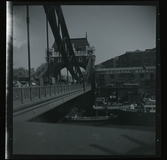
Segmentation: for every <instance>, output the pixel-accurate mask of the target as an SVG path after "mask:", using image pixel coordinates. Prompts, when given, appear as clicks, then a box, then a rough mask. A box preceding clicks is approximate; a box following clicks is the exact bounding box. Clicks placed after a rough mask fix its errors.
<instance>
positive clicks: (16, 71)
mask: <svg viewBox="0 0 167 160" xmlns="http://www.w3.org/2000/svg"><path fill="white" fill-rule="evenodd" d="M33 72H35V70H34V68H31V74H32V73H33ZM28 74H29V73H28V70H27V69H25V68H24V67H19V68H13V79H14V80H18V79H19V77H27V76H28Z"/></svg>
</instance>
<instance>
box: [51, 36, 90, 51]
mask: <svg viewBox="0 0 167 160" xmlns="http://www.w3.org/2000/svg"><path fill="white" fill-rule="evenodd" d="M70 40H71V44H74V48H75V50H76V51H85V50H86V46H90V45H89V42H88V40H87V38H72V39H70ZM52 47H53V48H54V51H55V52H56V51H58V47H57V44H56V43H55V42H54V44H53V46H52Z"/></svg>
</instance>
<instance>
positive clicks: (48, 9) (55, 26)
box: [43, 5, 83, 80]
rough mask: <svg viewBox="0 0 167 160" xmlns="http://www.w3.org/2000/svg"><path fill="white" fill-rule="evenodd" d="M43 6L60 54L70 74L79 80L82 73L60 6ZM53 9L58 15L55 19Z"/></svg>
mask: <svg viewBox="0 0 167 160" xmlns="http://www.w3.org/2000/svg"><path fill="white" fill-rule="evenodd" d="M43 7H44V10H45V13H46V15H47V18H48V21H49V24H50V27H51V30H52V32H53V35H54V38H55V41H56V43H57V46H58V49H59V51H60V53H61V55H62V58H63V60H64V62H65V63H66V66H67V67H68V69H69V71H70V73H71V75H72V76H73V77H74V78H75V79H76V80H80V78H83V74H82V72H81V70H80V68H79V65H78V62H77V60H76V57H75V54H74V51H73V48H72V45H71V41H70V37H69V34H68V30H67V26H66V23H65V20H64V16H63V13H62V9H61V7H60V6H59V5H58V6H53V5H43ZM55 11H56V13H57V17H58V18H57V20H56V14H55ZM57 22H58V23H57ZM59 25H60V26H61V32H62V37H61V35H60V28H59ZM65 43H66V44H67V51H69V56H72V58H71V60H69V57H68V53H67V51H66V50H65ZM73 66H75V67H76V68H77V70H76V72H75V71H74V70H73ZM77 73H78V74H77Z"/></svg>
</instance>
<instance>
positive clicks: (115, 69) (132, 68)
mask: <svg viewBox="0 0 167 160" xmlns="http://www.w3.org/2000/svg"><path fill="white" fill-rule="evenodd" d="M146 69H156V67H155V66H147V68H146ZM95 70H96V71H99V72H100V71H121V70H122V71H123V70H143V67H142V66H140V67H120V68H96V69H95Z"/></svg>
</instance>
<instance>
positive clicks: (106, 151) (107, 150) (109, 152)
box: [90, 144, 120, 155]
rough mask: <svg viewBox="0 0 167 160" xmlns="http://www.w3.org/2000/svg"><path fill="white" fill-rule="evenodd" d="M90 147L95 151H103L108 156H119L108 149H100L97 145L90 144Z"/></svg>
mask: <svg viewBox="0 0 167 160" xmlns="http://www.w3.org/2000/svg"><path fill="white" fill-rule="evenodd" d="M90 146H91V147H93V148H96V149H97V150H101V151H103V152H104V153H105V154H106V153H107V154H110V155H119V154H120V153H118V152H116V151H113V150H111V149H108V148H106V147H102V146H100V145H97V144H90Z"/></svg>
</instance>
